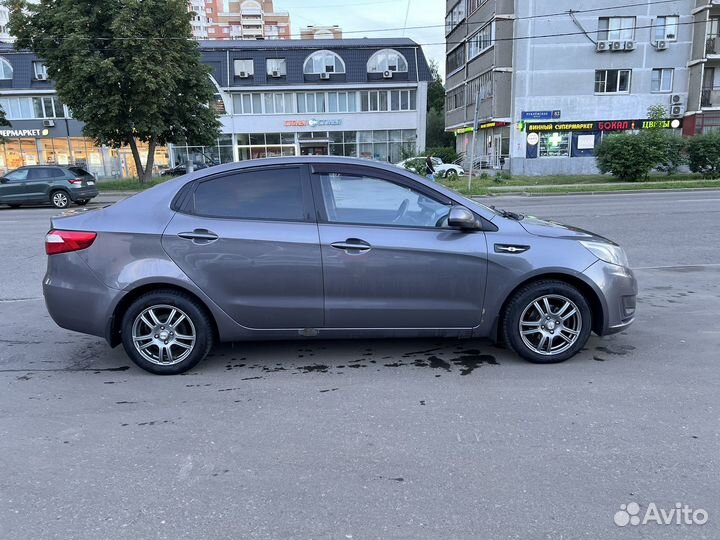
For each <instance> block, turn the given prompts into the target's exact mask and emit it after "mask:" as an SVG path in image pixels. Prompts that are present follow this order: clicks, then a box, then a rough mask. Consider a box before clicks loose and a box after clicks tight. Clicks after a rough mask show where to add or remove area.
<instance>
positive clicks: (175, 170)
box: [160, 163, 208, 176]
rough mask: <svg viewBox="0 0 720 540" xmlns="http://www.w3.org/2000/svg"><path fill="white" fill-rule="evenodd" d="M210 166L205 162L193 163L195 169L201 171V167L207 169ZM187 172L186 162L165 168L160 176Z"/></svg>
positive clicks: (179, 174) (178, 174)
mask: <svg viewBox="0 0 720 540" xmlns="http://www.w3.org/2000/svg"><path fill="white" fill-rule="evenodd" d="M207 168H208V166H207V165H205V164H204V163H193V170H195V171H199V170H201V169H207ZM186 172H187V165H186V164H185V163H181V164H180V165H175V166H174V167H170V168H169V169H165V170H164V171H163V172H161V173H160V176H181V175H183V174H185V173H186Z"/></svg>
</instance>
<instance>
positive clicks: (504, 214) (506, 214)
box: [490, 206, 525, 221]
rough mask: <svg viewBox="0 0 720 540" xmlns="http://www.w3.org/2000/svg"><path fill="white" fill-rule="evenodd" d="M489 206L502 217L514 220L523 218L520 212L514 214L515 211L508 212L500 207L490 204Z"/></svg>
mask: <svg viewBox="0 0 720 540" xmlns="http://www.w3.org/2000/svg"><path fill="white" fill-rule="evenodd" d="M490 208H492V209H493V210H495V211H496V212H497V213H498V214H500V215H501V216H502V217H504V218H509V219H514V220H515V221H522V220H523V219H525V216H524V215H522V214H516V213H515V212H510V211H508V210H503V209H502V208H496V207H494V206H491V207H490Z"/></svg>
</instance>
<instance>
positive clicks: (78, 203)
mask: <svg viewBox="0 0 720 540" xmlns="http://www.w3.org/2000/svg"><path fill="white" fill-rule="evenodd" d="M89 202H90V199H80V200H79V201H75V204H77V205H78V206H85V205H86V204H87V203H89Z"/></svg>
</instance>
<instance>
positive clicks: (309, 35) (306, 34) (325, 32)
mask: <svg viewBox="0 0 720 540" xmlns="http://www.w3.org/2000/svg"><path fill="white" fill-rule="evenodd" d="M342 37H343V33H342V28H340V27H339V26H338V25H337V24H336V25H333V26H305V27H304V28H301V29H300V39H342Z"/></svg>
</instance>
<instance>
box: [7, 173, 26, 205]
mask: <svg viewBox="0 0 720 540" xmlns="http://www.w3.org/2000/svg"><path fill="white" fill-rule="evenodd" d="M29 172H30V169H17V170H15V171H12V172H9V173H7V174H6V175H5V176H4V177H3V181H2V183H0V203H5V204H13V203H16V202H18V203H19V202H25V201H27V199H28V197H27V191H28V173H29Z"/></svg>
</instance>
